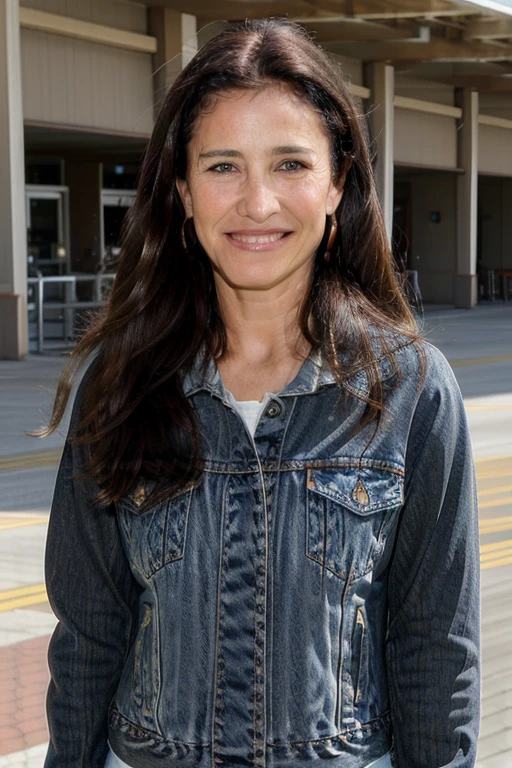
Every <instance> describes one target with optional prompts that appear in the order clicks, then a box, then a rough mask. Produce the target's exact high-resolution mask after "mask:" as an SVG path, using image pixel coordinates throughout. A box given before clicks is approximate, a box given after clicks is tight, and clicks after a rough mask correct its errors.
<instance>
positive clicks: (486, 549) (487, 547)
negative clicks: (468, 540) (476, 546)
mask: <svg viewBox="0 0 512 768" xmlns="http://www.w3.org/2000/svg"><path fill="white" fill-rule="evenodd" d="M507 548H508V549H511V550H512V539H505V540H504V541H493V542H492V543H491V544H482V545H481V546H480V554H481V555H482V557H485V558H487V555H488V554H489V553H490V552H497V551H498V550H500V549H507Z"/></svg>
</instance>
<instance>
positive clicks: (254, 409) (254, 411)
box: [226, 390, 272, 437]
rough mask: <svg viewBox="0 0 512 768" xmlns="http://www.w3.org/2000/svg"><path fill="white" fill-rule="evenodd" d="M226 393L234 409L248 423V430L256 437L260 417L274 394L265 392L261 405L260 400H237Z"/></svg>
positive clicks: (229, 393)
mask: <svg viewBox="0 0 512 768" xmlns="http://www.w3.org/2000/svg"><path fill="white" fill-rule="evenodd" d="M226 392H227V393H228V399H229V402H230V403H231V405H232V406H233V408H236V410H237V411H238V413H239V414H240V416H241V417H242V419H243V420H244V422H245V423H246V425H247V429H248V430H249V432H250V433H251V435H252V436H253V437H254V433H255V432H256V427H257V426H258V421H259V420H260V416H261V414H262V413H263V411H264V409H265V407H266V405H267V403H268V401H269V400H270V398H271V397H272V393H271V392H265V394H264V395H263V400H262V401H261V403H260V402H259V400H236V399H235V396H234V395H232V394H231V392H230V391H229V390H226Z"/></svg>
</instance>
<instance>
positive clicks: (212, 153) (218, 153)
mask: <svg viewBox="0 0 512 768" xmlns="http://www.w3.org/2000/svg"><path fill="white" fill-rule="evenodd" d="M272 154H273V155H312V154H313V150H312V149H308V147H299V146H288V145H286V146H283V147H274V148H273V150H272ZM213 157H243V155H242V153H241V152H238V150H236V149H211V150H209V151H208V152H201V153H200V154H199V158H200V159H201V160H203V159H204V160H207V159H210V158H213Z"/></svg>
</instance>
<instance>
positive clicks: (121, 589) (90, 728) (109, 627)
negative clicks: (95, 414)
mask: <svg viewBox="0 0 512 768" xmlns="http://www.w3.org/2000/svg"><path fill="white" fill-rule="evenodd" d="M89 372H90V369H89V370H88V371H87V372H86V375H85V376H84V378H83V380H82V383H81V385H80V387H79V389H78V392H77V396H76V398H75V402H74V406H73V412H72V416H71V426H70V433H71V430H72V429H73V428H74V427H75V425H76V424H77V423H78V408H79V402H80V400H81V395H82V392H83V388H84V386H85V384H86V380H87V378H88V374H89ZM68 438H69V433H68ZM80 448H81V447H80V446H72V445H71V444H70V443H69V441H68V439H67V440H66V443H65V446H64V452H63V455H62V459H61V462H60V466H59V470H58V474H57V481H56V486H55V490H54V495H53V501H52V507H51V513H50V522H49V528H48V536H47V542H46V555H45V574H46V586H47V590H48V596H49V600H50V604H51V607H52V609H53V611H54V613H55V614H56V616H57V618H58V619H59V623H58V625H57V627H56V629H55V632H54V634H53V636H52V639H51V642H50V647H49V652H48V660H49V666H50V672H51V681H50V685H49V689H48V694H47V716H48V725H49V730H50V745H49V749H48V753H47V757H46V761H45V768H100V766H101V768H102V767H103V765H104V761H105V758H106V755H107V751H108V744H107V733H108V730H107V715H108V708H109V704H110V701H111V699H112V697H113V696H114V693H115V691H116V688H117V684H118V681H119V678H120V675H121V671H122V668H123V665H124V661H125V658H126V655H127V651H128V648H129V645H130V638H131V630H132V625H133V623H134V621H135V611H136V605H137V597H138V592H137V587H136V583H135V580H134V578H133V576H132V574H131V571H130V568H129V565H128V562H127V559H126V556H125V553H124V550H123V547H122V544H121V538H120V534H119V530H118V526H117V520H116V515H115V512H114V511H113V509H112V508H110V507H104V508H100V507H97V506H94V505H93V504H92V499H93V498H94V495H95V494H96V491H97V486H95V484H94V483H92V482H91V481H85V482H83V481H75V480H73V479H72V475H73V474H75V473H78V472H79V471H81V469H82V462H81V457H80Z"/></svg>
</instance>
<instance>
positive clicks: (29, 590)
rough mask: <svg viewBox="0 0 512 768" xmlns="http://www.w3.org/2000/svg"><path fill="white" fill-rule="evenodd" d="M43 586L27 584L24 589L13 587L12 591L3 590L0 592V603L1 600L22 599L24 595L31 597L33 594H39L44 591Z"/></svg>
mask: <svg viewBox="0 0 512 768" xmlns="http://www.w3.org/2000/svg"><path fill="white" fill-rule="evenodd" d="M45 589H46V587H45V585H44V584H27V586H26V587H15V588H14V589H5V590H3V591H2V592H0V602H2V601H3V600H10V599H11V598H13V597H22V596H25V595H31V594H33V593H34V592H41V591H42V590H45Z"/></svg>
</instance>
